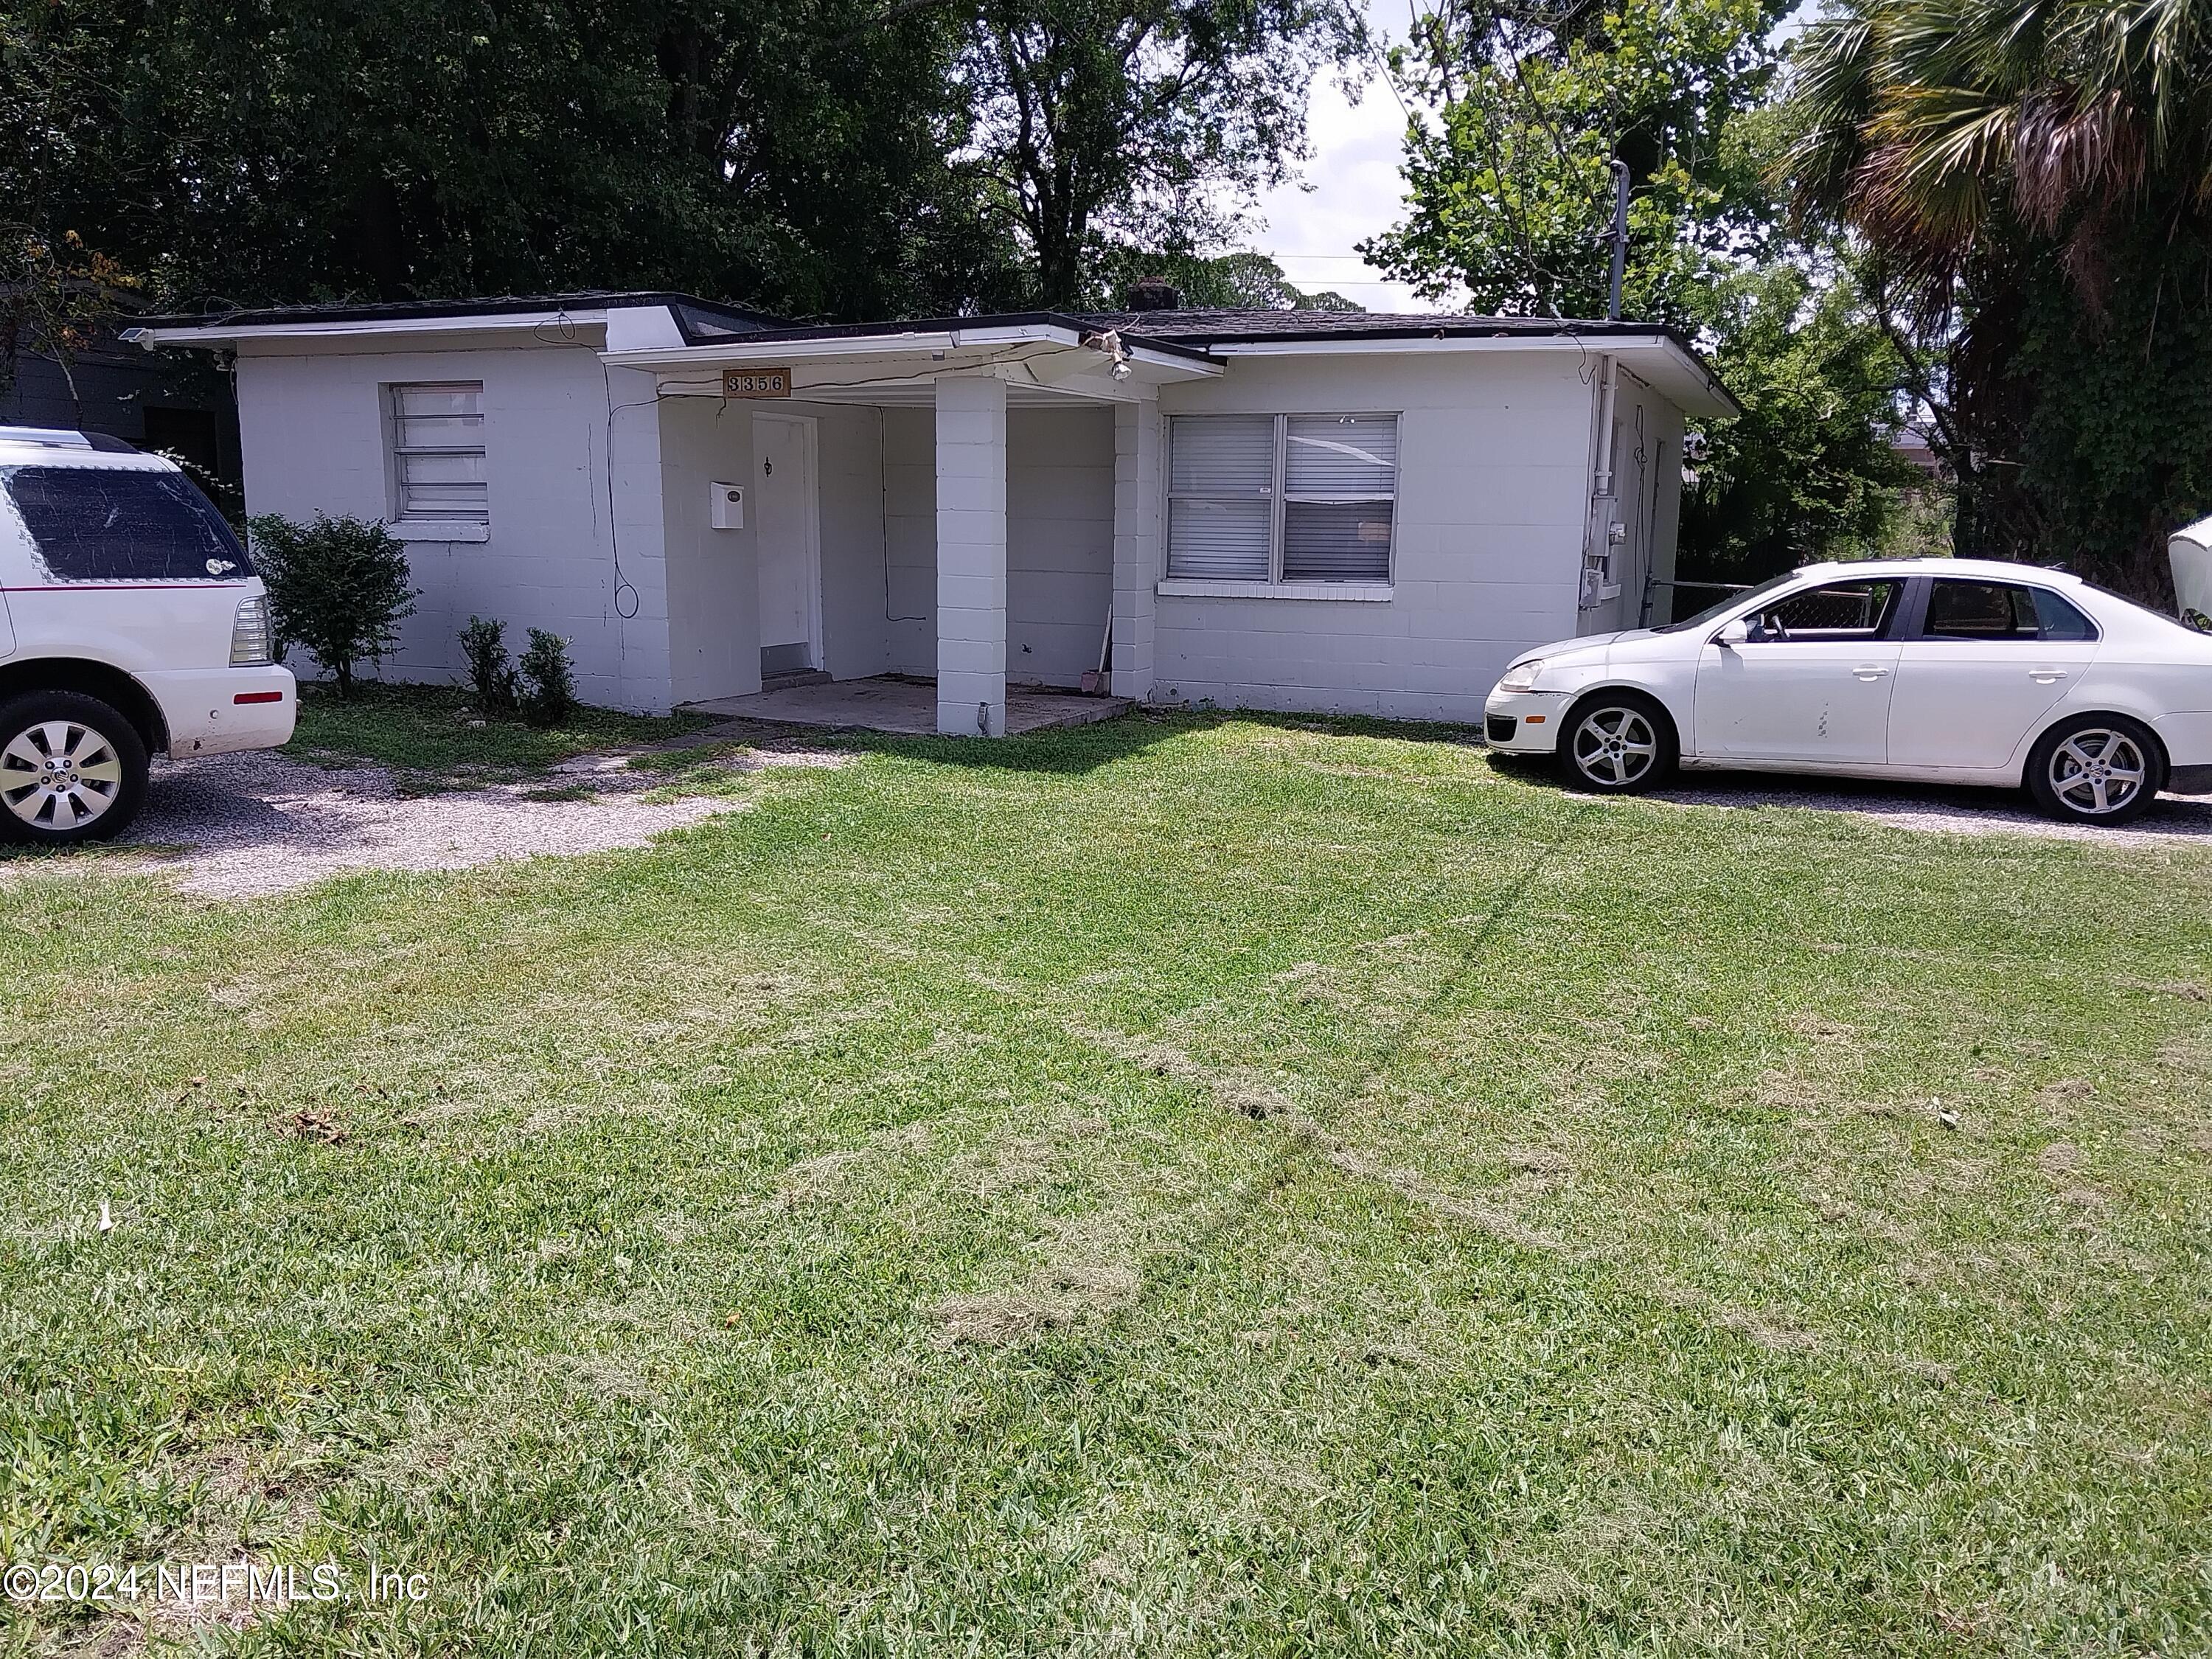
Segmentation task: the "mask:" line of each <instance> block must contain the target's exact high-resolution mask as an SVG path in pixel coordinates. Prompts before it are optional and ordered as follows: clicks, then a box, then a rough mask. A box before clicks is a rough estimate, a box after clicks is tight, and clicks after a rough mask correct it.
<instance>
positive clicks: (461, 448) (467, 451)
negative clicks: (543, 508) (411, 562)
mask: <svg viewBox="0 0 2212 1659" xmlns="http://www.w3.org/2000/svg"><path fill="white" fill-rule="evenodd" d="M383 392H384V431H385V466H386V475H387V477H388V480H389V487H390V489H391V494H392V518H391V520H390V521H389V522H388V524H387V525H386V528H387V529H389V530H390V531H391V532H392V534H393V535H395V536H397V537H398V538H399V539H400V540H402V541H433V542H481V541H484V540H487V539H489V537H490V534H491V500H490V486H489V483H487V484H486V486H485V492H484V494H485V499H484V503H483V506H482V507H476V508H472V509H469V510H466V511H462V512H449V513H435V512H422V511H415V512H410V511H409V502H408V496H407V478H406V457H408V456H410V455H475V456H477V457H479V458H482V457H483V456H484V454H485V453H486V451H485V446H484V441H483V438H484V410H483V381H482V380H398V381H393V382H392V383H391V384H389V385H387V386H385V387H384V388H383ZM408 392H471V393H473V394H474V395H475V397H476V399H477V407H476V409H475V410H474V411H473V412H471V413H468V414H465V415H464V416H462V417H461V418H463V419H465V420H469V421H473V422H475V424H476V434H477V441H476V442H475V443H473V444H455V443H441V444H410V443H408V442H406V441H405V435H406V430H407V428H406V416H404V413H403V409H404V399H405V396H406V394H407V393H408Z"/></svg>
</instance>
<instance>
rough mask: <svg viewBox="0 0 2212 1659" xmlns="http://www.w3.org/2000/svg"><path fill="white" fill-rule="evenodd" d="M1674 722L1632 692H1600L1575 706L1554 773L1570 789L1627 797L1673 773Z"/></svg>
mask: <svg viewBox="0 0 2212 1659" xmlns="http://www.w3.org/2000/svg"><path fill="white" fill-rule="evenodd" d="M1674 758H1675V755H1674V721H1672V720H1669V719H1668V718H1667V711H1666V710H1665V709H1664V708H1661V707H1660V706H1659V704H1658V703H1657V702H1656V701H1655V700H1654V699H1652V698H1650V697H1647V696H1644V695H1643V694H1642V693H1641V692H1637V691H1601V692H1598V693H1596V694H1595V695H1594V696H1589V697H1585V698H1584V699H1583V701H1582V702H1578V703H1577V704H1576V705H1575V706H1574V708H1573V709H1572V710H1571V712H1570V713H1569V714H1568V715H1567V722H1566V726H1565V729H1564V730H1563V731H1562V732H1560V733H1559V770H1560V772H1561V774H1562V775H1563V776H1564V777H1565V781H1566V782H1567V785H1568V787H1571V788H1575V789H1594V790H1596V791H1597V792H1599V793H1601V794H1607V795H1626V794H1630V793H1634V792H1635V791H1637V790H1640V789H1654V788H1656V787H1658V786H1659V785H1661V784H1662V783H1664V782H1665V781H1667V780H1668V777H1670V776H1671V775H1673V773H1674Z"/></svg>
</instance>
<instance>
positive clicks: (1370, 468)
mask: <svg viewBox="0 0 2212 1659" xmlns="http://www.w3.org/2000/svg"><path fill="white" fill-rule="evenodd" d="M1283 484H1284V489H1283V580H1285V581H1324V582H1328V581H1335V582H1351V581H1365V582H1380V581H1388V580H1390V526H1391V520H1392V517H1393V512H1394V508H1395V504H1396V499H1397V494H1398V422H1397V420H1396V417H1395V416H1389V415H1292V416H1289V417H1288V419H1287V421H1286V422H1285V429H1284V434H1283Z"/></svg>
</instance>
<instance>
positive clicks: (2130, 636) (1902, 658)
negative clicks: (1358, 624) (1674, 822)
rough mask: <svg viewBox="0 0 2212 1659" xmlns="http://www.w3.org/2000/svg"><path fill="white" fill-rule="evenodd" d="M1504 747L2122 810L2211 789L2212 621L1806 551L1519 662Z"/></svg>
mask: <svg viewBox="0 0 2212 1659" xmlns="http://www.w3.org/2000/svg"><path fill="white" fill-rule="evenodd" d="M1484 708H1485V713H1486V716H1487V719H1486V735H1487V737H1488V738H1489V742H1490V745H1491V747H1492V749H1494V750H1497V751H1498V753H1500V754H1505V755H1553V756H1556V757H1557V759H1558V762H1559V767H1560V769H1561V770H1562V772H1563V773H1564V774H1565V777H1566V778H1567V780H1568V781H1569V782H1570V783H1571V784H1573V785H1574V786H1575V787H1578V788H1584V789H1594V790H1598V791H1601V792H1604V793H1626V792H1627V791H1631V790H1637V789H1649V788H1651V787H1654V786H1656V785H1657V784H1659V783H1661V782H1662V781H1665V780H1666V778H1667V777H1668V775H1669V774H1671V773H1672V772H1673V771H1674V768H1675V767H1676V765H1677V764H1680V765H1681V766H1684V767H1711V768H1729V769H1745V770H1756V771H1771V772H1813V773H1826V774H1831V775H1842V776H1850V777H1866V778H1898V779H1911V780H1916V781H1925V782H1929V783H1970V784H1988V785H1992V786H1995V787H2000V788H2007V789H2015V788H2020V787H2026V788H2027V790H2028V791H2029V793H2031V794H2033V796H2034V798H2035V799H2036V801H2037V803H2038V804H2039V805H2041V806H2042V807H2043V809H2044V810H2045V811H2047V812H2049V813H2051V815H2052V816H2054V817H2062V818H2071V819H2075V820H2078V821H2081V822H2084V823H2124V822H2125V821H2126V820H2127V819H2129V818H2131V817H2135V816H2136V814H2137V813H2139V812H2141V811H2143V809H2144V808H2146V807H2147V806H2148V805H2150V803H2151V800H2152V799H2153V798H2154V796H2155V795H2156V794H2157V793H2158V792H2159V791H2160V789H2166V788H2171V789H2175V790H2179V791H2181V792H2184V793H2197V792H2202V791H2205V790H2212V635H2205V634H2199V633H2197V632H2194V631H2192V630H2191V629H2187V628H2184V627H2183V626H2182V625H2181V624H2180V623H2177V622H2174V621H2172V620H2171V619H2169V618H2167V617H2161V616H2160V615H2159V614H2158V613H2157V612H2155V611H2147V610H2145V609H2143V607H2142V606H2141V605H2135V604H2132V603H2130V601H2128V600H2126V599H2121V598H2119V597H2118V595H2116V594H2112V593H2108V592H2105V591H2104V590H2103V589H2101V588H2098V587H2093V586H2090V585H2089V584H2088V583H2087V582H2084V581H2082V580H2081V579H2080V578H2079V577H2076V576H2070V575H2068V574H2065V573H2063V571H2057V570H2045V569H2042V568H2038V567H2035V566H2032V565H2020V564H2002V563H1996V562H1990V561H1985V560H1979V559H1911V560H1877V561H1870V562H1865V563H1856V564H1821V565H1808V566H1807V567H1806V568H1804V569H1802V570H1796V571H1793V572H1791V573H1790V574H1789V575H1786V576H1778V577H1776V578H1775V579H1774V580H1772V581H1770V582H1768V583H1766V584H1765V586H1760V587H1757V588H1753V589H1752V590H1751V591H1750V592H1743V593H1737V594H1734V595H1732V596H1730V597H1729V599H1724V600H1723V601H1722V602H1721V603H1720V604H1718V605H1714V606H1712V607H1711V609H1710V610H1706V611H1700V612H1699V614H1698V615H1696V616H1694V617H1688V618H1686V619H1685V620H1684V621H1681V622H1677V623H1667V624H1665V625H1664V626H1662V627H1658V628H1638V629H1632V630H1630V631H1629V632H1626V633H1622V634H1606V635H1594V636H1593V637H1591V638H1589V639H1578V640H1561V641H1559V643H1558V644H1556V645H1548V646H1546V647H1543V648H1542V649H1541V650H1537V651H1531V652H1529V653H1526V654H1525V655H1523V656H1522V657H1521V658H1519V659H1517V660H1516V661H1515V662H1514V663H1513V664H1512V665H1511V666H1510V667H1509V668H1507V669H1506V671H1505V673H1504V676H1503V678H1500V679H1499V680H1498V687H1497V690H1494V691H1492V693H1491V694H1490V697H1489V700H1488V702H1486V704H1485V705H1484Z"/></svg>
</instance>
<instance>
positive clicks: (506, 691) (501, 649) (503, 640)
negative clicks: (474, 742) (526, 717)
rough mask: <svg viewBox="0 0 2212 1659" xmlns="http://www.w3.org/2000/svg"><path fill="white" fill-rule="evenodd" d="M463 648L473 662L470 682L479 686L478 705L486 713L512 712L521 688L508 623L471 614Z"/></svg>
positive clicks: (462, 644) (462, 633) (462, 643)
mask: <svg viewBox="0 0 2212 1659" xmlns="http://www.w3.org/2000/svg"><path fill="white" fill-rule="evenodd" d="M461 652H462V654H463V655H465V657H467V659H468V662H469V684H471V686H473V687H474V688H475V689H476V694H477V709H478V710H479V711H480V712H481V713H483V714H513V712H514V709H515V705H516V703H517V702H518V701H519V699H520V688H519V686H518V684H517V683H516V680H515V676H514V665H513V663H511V662H509V661H508V660H507V624H506V623H503V622H486V621H485V620H484V619H483V617H470V618H469V625H468V626H467V627H466V628H464V629H462V630H461Z"/></svg>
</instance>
